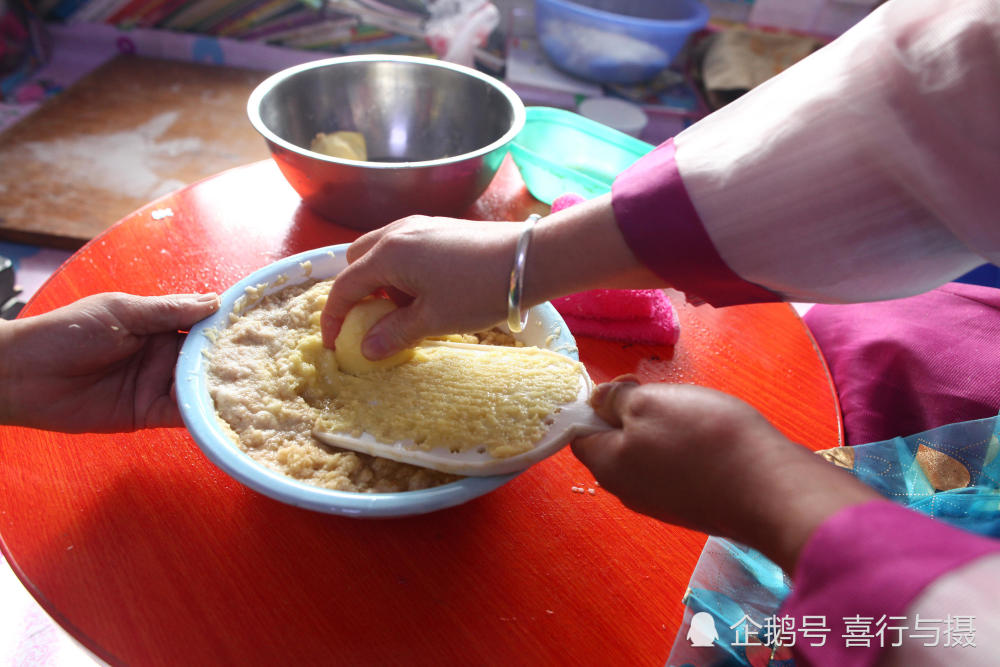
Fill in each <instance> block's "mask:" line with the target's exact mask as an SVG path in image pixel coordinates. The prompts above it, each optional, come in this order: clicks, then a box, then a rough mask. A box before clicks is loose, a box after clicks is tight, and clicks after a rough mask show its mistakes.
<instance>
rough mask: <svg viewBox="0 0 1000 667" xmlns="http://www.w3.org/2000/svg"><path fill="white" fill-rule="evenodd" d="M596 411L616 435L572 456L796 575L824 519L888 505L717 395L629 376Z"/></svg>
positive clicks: (661, 514) (634, 494) (624, 494)
mask: <svg viewBox="0 0 1000 667" xmlns="http://www.w3.org/2000/svg"><path fill="white" fill-rule="evenodd" d="M592 403H593V405H594V408H595V410H596V411H597V413H598V414H599V415H600V416H601V417H602V418H603V419H604V420H605V421H607V422H608V423H610V424H612V425H613V426H616V427H617V430H612V431H608V432H605V433H600V434H597V435H591V436H588V437H585V438H580V439H578V440H577V441H575V442H574V443H573V444H572V449H573V453H574V454H576V456H577V457H578V458H579V459H580V460H581V461H582V462H583V463H584V465H586V466H587V467H588V468H589V469H590V471H591V472H592V473H593V474H594V477H595V479H596V480H597V481H598V482H599V483H600V484H601V486H602V487H603V488H604V489H606V490H607V491H609V492H611V493H613V494H615V495H616V496H618V497H619V498H620V499H621V501H622V502H623V503H624V504H625V505H626V506H627V507H629V508H631V509H633V510H635V511H637V512H641V513H643V514H648V515H649V516H652V517H655V518H657V519H660V520H662V521H666V522H668V523H672V524H677V525H681V526H685V527H688V528H692V529H695V530H700V531H703V532H706V533H711V534H714V535H719V536H722V537H729V538H732V539H735V540H738V541H740V542H743V543H744V544H748V545H749V546H752V547H754V548H756V549H758V550H759V551H761V552H763V553H764V554H766V555H767V556H769V557H770V558H772V559H773V560H774V561H775V562H777V563H778V564H779V565H781V566H782V567H784V568H785V569H786V570H788V571H791V569H792V568H793V567H794V564H795V562H796V560H797V558H798V553H799V551H800V550H801V548H802V546H803V545H804V544H805V542H806V540H807V539H808V537H809V535H810V534H811V533H812V531H813V529H815V528H816V527H817V526H818V525H819V524H820V523H822V521H823V520H824V519H826V518H827V517H829V516H830V515H832V514H833V513H835V512H836V511H837V510H839V509H840V508H842V507H845V506H847V505H850V504H856V503H861V502H865V501H867V500H872V499H876V498H879V497H880V496H879V495H878V494H877V493H876V492H875V491H873V490H871V489H870V488H869V487H867V486H865V485H864V484H862V483H861V482H859V481H857V480H856V479H855V478H854V477H853V476H851V475H850V474H849V473H846V472H845V471H843V470H839V469H837V468H835V467H834V466H832V465H830V464H829V463H827V462H826V461H824V460H823V459H821V458H820V457H818V456H816V455H815V454H813V453H812V452H810V451H809V450H807V449H806V448H804V447H802V446H801V445H798V444H796V443H794V442H791V441H790V440H788V439H787V438H785V437H784V436H783V435H782V434H781V433H780V432H778V431H777V429H775V428H774V427H773V426H771V425H770V424H769V423H768V422H767V420H765V419H764V417H763V416H761V415H760V413H758V412H757V411H756V410H754V409H753V408H752V407H750V406H749V405H747V404H746V403H744V402H743V401H741V400H739V399H736V398H734V397H732V396H728V395H727V394H723V393H721V392H718V391H715V390H712V389H707V388H704V387H696V386H691V385H675V384H647V385H639V384H638V383H637V382H636V381H635V379H634V378H633V377H631V376H628V377H624V378H620V379H619V380H617V381H615V382H611V383H608V384H604V385H600V386H599V387H598V388H597V390H596V391H595V393H594V398H593V400H592Z"/></svg>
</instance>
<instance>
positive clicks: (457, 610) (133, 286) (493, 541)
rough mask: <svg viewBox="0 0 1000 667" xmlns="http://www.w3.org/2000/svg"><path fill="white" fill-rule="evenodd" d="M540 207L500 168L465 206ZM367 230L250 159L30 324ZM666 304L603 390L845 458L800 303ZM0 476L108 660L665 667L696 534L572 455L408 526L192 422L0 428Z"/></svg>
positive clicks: (604, 365)
mask: <svg viewBox="0 0 1000 667" xmlns="http://www.w3.org/2000/svg"><path fill="white" fill-rule="evenodd" d="M346 205H349V203H348V204H346ZM545 210H546V207H545V206H544V205H542V204H540V203H539V202H537V201H535V200H534V199H532V198H531V196H530V195H529V194H528V193H527V190H526V189H525V188H524V184H523V182H522V181H521V179H520V175H519V174H518V172H517V170H516V168H515V167H514V166H513V164H512V163H511V162H509V161H507V162H505V163H504V165H503V167H502V168H501V171H500V172H499V173H498V175H497V177H496V179H494V181H493V183H492V184H491V185H490V188H489V189H488V190H487V192H486V193H485V194H484V195H483V196H482V197H481V198H480V199H479V201H477V202H476V204H475V205H474V206H473V207H472V209H471V210H470V211H469V212H468V215H469V216H470V217H480V218H485V217H495V218H504V219H516V220H520V219H523V218H524V217H525V215H527V213H529V212H532V211H545ZM356 236H357V232H354V231H352V230H349V229H346V228H342V227H337V226H334V225H332V224H330V223H328V222H326V221H323V220H322V219H319V218H318V217H317V216H315V215H313V214H312V213H311V212H310V211H309V210H307V209H305V208H303V207H302V206H301V205H300V201H299V199H298V197H297V196H296V195H295V193H294V192H293V191H292V190H291V188H290V187H289V186H288V185H287V184H286V182H285V181H284V179H283V178H282V176H281V175H280V173H279V172H278V170H277V168H276V167H275V165H274V164H273V163H272V162H271V161H269V160H268V161H264V162H259V163H255V164H251V165H248V166H246V167H241V168H238V169H234V170H231V171H227V172H224V173H222V174H219V175H217V176H215V177H212V178H209V179H207V180H205V181H202V182H200V183H197V184H195V185H192V186H190V187H188V188H185V189H183V190H181V191H178V192H176V193H174V194H172V195H169V196H167V197H165V198H163V199H160V200H158V201H156V202H153V203H151V204H149V205H148V206H145V207H143V208H141V209H139V210H138V211H136V212H135V213H133V214H131V215H129V216H128V217H126V218H125V219H123V220H122V221H120V222H119V223H118V224H116V225H115V226H113V227H112V228H110V229H109V230H108V231H107V232H106V233H104V234H103V235H101V236H100V237H98V238H96V239H94V240H93V241H92V242H91V243H90V244H88V245H87V246H86V247H84V248H83V249H81V250H80V251H79V252H77V253H76V254H75V255H74V256H73V257H72V258H70V260H69V261H68V262H67V263H66V264H65V265H64V266H62V267H61V268H60V269H59V270H58V271H57V272H56V273H55V274H54V275H53V276H52V278H51V279H50V280H49V282H48V283H46V285H45V286H43V288H42V289H41V290H40V291H39V292H38V294H37V295H36V296H35V298H34V299H33V300H32V301H31V303H29V304H28V306H27V307H26V308H25V309H24V312H23V314H22V316H31V315H36V314H39V313H42V312H45V311H47V310H50V309H53V308H56V307H58V306H61V305H64V304H67V303H70V302H72V301H74V300H76V299H78V298H80V297H82V296H85V295H87V294H92V293H95V292H102V291H111V290H115V291H127V292H133V293H136V294H159V293H170V292H192V291H210V290H215V291H220V292H221V291H222V290H224V289H225V288H227V287H228V286H229V285H231V284H233V283H234V282H236V281H237V280H238V279H240V278H242V277H243V276H244V275H246V274H247V273H249V272H251V271H253V270H255V269H257V268H259V267H260V266H263V265H264V264H267V263H270V262H272V261H274V260H275V259H278V258H280V257H283V256H286V255H289V254H293V253H296V252H299V251H302V250H306V249H310V248H313V247H317V246H322V245H330V244H335V243H345V242H349V241H351V240H352V239H353V238H355V237H356ZM671 296H672V298H673V300H674V304H675V306H677V309H678V313H679V316H680V320H681V327H682V334H681V339H680V342H679V343H678V344H677V345H676V346H673V347H650V346H643V345H628V344H621V343H613V342H607V341H600V340H595V339H588V338H579V339H578V341H577V342H578V344H579V349H580V357H581V360H582V361H583V362H584V363H585V364H586V366H587V368H588V369H589V371H590V373H591V375H592V376H593V378H594V380H595V381H598V382H601V381H605V380H608V379H610V378H612V377H614V376H616V375H619V374H621V373H625V372H633V373H636V374H638V375H639V376H640V378H642V379H643V380H645V381H671V382H690V383H697V384H703V385H707V386H712V387H715V388H718V389H721V390H724V391H727V392H729V393H731V394H735V395H737V396H739V397H741V398H743V399H745V400H747V401H749V402H750V403H751V404H753V405H754V406H755V407H757V408H758V409H759V410H761V411H762V412H763V413H764V414H765V415H766V416H767V417H768V418H769V419H771V420H772V422H773V423H774V424H775V425H776V426H777V427H778V428H779V429H781V430H782V431H783V432H784V433H785V434H786V435H788V436H789V437H791V438H792V439H794V440H796V441H798V442H801V443H803V444H804V445H806V446H808V447H810V448H812V449H822V448H826V447H834V446H837V445H839V444H841V430H840V421H839V410H838V406H837V401H836V396H835V394H834V392H833V389H832V383H831V380H830V377H829V375H828V373H827V370H826V367H825V365H824V363H823V360H822V357H821V356H820V355H819V353H818V351H817V350H816V348H815V345H814V342H813V340H812V338H811V336H810V335H809V333H808V331H807V330H806V328H805V326H804V325H803V324H802V322H801V320H800V319H799V318H798V316H797V315H796V314H795V312H794V310H793V309H792V308H791V307H790V306H788V305H784V304H768V305H755V306H740V307H733V308H726V309H718V310H716V309H713V308H711V307H709V306H700V307H692V306H689V305H687V304H685V303H684V302H683V299H682V298H680V295H678V294H676V293H671ZM0 478H2V483H0V539H2V541H0V545H2V548H3V553H4V555H5V556H6V557H7V559H8V560H9V562H10V564H11V566H12V567H13V569H14V571H15V572H16V573H17V575H18V577H19V578H20V579H21V581H22V582H23V583H24V585H25V586H26V587H27V588H28V590H29V591H31V593H32V594H33V595H34V596H35V597H36V598H37V599H38V601H39V602H40V603H41V605H42V606H43V607H44V608H45V609H46V611H48V613H49V614H51V615H52V616H53V617H54V618H55V620H56V621H57V622H59V623H60V624H61V625H62V626H63V627H64V628H66V629H67V630H68V631H69V632H70V633H71V634H72V635H73V636H75V637H76V638H77V639H78V640H79V641H81V642H82V643H83V644H84V645H85V646H87V647H88V648H89V649H90V650H92V651H93V652H94V653H96V654H97V655H98V656H99V657H100V658H102V659H103V660H105V661H107V662H109V663H112V664H129V665H170V666H176V665H312V664H317V665H334V664H336V665H389V664H397V663H398V664H406V665H435V666H438V665H498V664H503V665H532V666H536V665H556V664H565V665H577V666H579V665H630V666H632V665H662V664H663V663H664V661H665V660H666V658H667V655H668V653H669V651H670V646H671V644H672V642H673V639H674V635H675V633H676V631H677V629H678V626H679V624H680V622H681V618H682V612H683V605H682V604H681V599H682V597H683V595H684V591H685V589H686V586H687V582H688V577H689V575H690V573H691V570H692V569H693V567H694V564H695V562H696V559H697V557H698V554H699V552H700V550H701V547H702V544H703V543H704V540H705V536H704V535H702V534H699V533H694V532H691V531H687V530H683V529H679V528H675V527H672V526H668V525H664V524H662V523H659V522H657V521H654V520H652V519H649V518H647V517H644V516H641V515H637V514H634V513H632V512H630V511H629V510H627V509H625V508H624V507H623V506H622V505H621V504H620V503H619V502H618V501H617V500H616V499H615V498H614V497H613V496H611V495H610V494H608V493H606V492H604V491H603V490H602V489H600V488H599V487H597V486H596V484H595V482H594V480H593V478H592V477H591V476H590V475H589V473H588V472H587V470H586V469H585V468H584V467H583V466H582V465H580V464H579V463H578V462H577V461H576V459H575V458H574V457H573V456H572V454H571V452H570V451H569V450H568V448H567V449H564V450H563V451H561V452H560V453H559V454H557V455H555V456H553V457H552V458H550V459H547V460H545V461H543V462H542V463H540V464H538V465H536V466H534V467H533V468H531V469H529V470H528V471H526V472H524V473H523V474H522V475H520V476H519V477H517V478H516V479H515V480H514V481H512V482H511V483H509V484H507V485H505V486H504V487H502V488H500V489H499V490H497V491H495V492H493V493H491V494H489V495H487V496H485V497H482V498H479V499H477V500H475V501H472V502H470V503H467V504H465V505H463V506H460V507H456V508H452V509H449V510H445V511H441V512H436V513H433V514H429V515H425V516H420V517H415V518H407V519H393V520H356V519H349V518H342V517H335V516H329V515H325V514H320V513H315V512H311V511H308V510H303V509H298V508H295V507H291V506H287V505H284V504H282V503H280V502H277V501H274V500H271V499H270V498H267V497H264V496H261V495H259V494H257V493H255V492H253V491H251V490H249V489H247V488H245V487H243V486H242V485H240V484H239V483H237V482H235V481H233V480H232V479H230V478H229V477H227V476H226V475H225V474H224V473H222V472H221V471H219V470H218V469H217V468H215V467H214V466H213V465H212V464H211V463H210V462H209V461H208V460H207V459H206V458H205V457H204V456H203V455H202V453H201V451H200V450H199V449H198V447H197V446H196V445H195V443H194V441H193V440H192V439H191V438H190V437H189V436H188V434H187V432H186V431H185V430H183V429H162V430H152V431H143V432H137V433H131V434H112V435H91V434H86V435H66V434H59V433H49V432H43V431H35V430H30V429H22V428H15V427H0ZM573 487H585V488H593V489H595V493H594V494H593V495H591V494H590V493H584V494H580V493H575V492H573V490H572V489H573Z"/></svg>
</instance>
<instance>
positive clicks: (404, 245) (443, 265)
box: [322, 216, 523, 359]
mask: <svg viewBox="0 0 1000 667" xmlns="http://www.w3.org/2000/svg"><path fill="white" fill-rule="evenodd" d="M522 229H523V228H522V226H521V225H519V224H513V223H510V222H472V221H468V220H452V219H449V218H428V217H425V216H413V217H410V218H405V219H403V220H399V221H397V222H394V223H392V224H390V225H387V226H386V227H382V228H380V229H377V230H375V231H373V232H369V233H368V234H365V235H364V236H362V237H361V238H359V239H358V240H357V241H355V242H354V243H353V244H351V246H350V248H348V250H347V260H348V261H349V262H350V264H349V265H348V267H347V268H346V269H344V270H343V271H342V272H341V273H340V274H339V275H338V276H337V279H336V280H334V282H333V288H332V289H331V290H330V296H329V298H328V299H327V302H326V307H325V308H324V309H323V319H322V327H323V340H324V342H325V343H326V345H327V347H333V341H334V340H335V339H336V337H337V333H338V332H339V331H340V326H341V324H342V323H343V321H344V316H345V315H346V314H347V311H348V310H350V308H351V306H353V305H354V304H355V303H357V302H358V301H360V300H361V299H363V298H365V297H366V296H368V295H369V294H372V293H373V292H376V291H378V290H380V289H384V290H385V291H386V292H387V293H388V295H389V296H390V297H391V298H392V299H393V300H394V301H395V302H396V304H397V305H398V306H400V308H399V309H398V310H396V311H393V312H392V313H390V314H389V315H387V316H385V317H384V318H383V319H382V320H380V321H379V322H378V323H377V324H375V326H373V327H372V329H371V331H370V333H369V334H368V336H367V337H366V338H365V340H364V343H363V346H362V351H363V352H364V354H365V356H367V357H368V358H370V359H381V358H383V357H386V356H389V355H390V354H392V353H394V352H396V351H398V350H401V349H403V348H405V347H410V346H412V345H414V344H416V343H417V342H419V341H420V339H421V338H424V337H425V336H431V335H441V334H448V333H455V332H459V331H475V330H480V329H485V328H488V327H491V326H493V325H495V324H497V323H498V322H501V321H504V320H506V318H507V290H508V287H509V281H510V270H511V264H512V262H513V259H514V250H515V247H516V245H517V238H518V236H519V235H520V233H521V231H522Z"/></svg>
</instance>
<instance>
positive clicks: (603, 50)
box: [535, 0, 709, 84]
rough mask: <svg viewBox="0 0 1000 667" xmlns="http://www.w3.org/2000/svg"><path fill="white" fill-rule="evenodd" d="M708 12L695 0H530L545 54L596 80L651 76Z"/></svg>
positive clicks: (702, 24)
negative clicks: (532, 0) (533, 4)
mask: <svg viewBox="0 0 1000 667" xmlns="http://www.w3.org/2000/svg"><path fill="white" fill-rule="evenodd" d="M708 18H709V11H708V8H707V7H705V6H704V5H702V4H701V3H700V2H697V0H655V1H654V0H575V1H574V2H570V1H569V0H535V29H536V32H537V34H538V39H539V42H540V44H541V46H542V49H543V50H544V51H545V53H546V54H547V55H548V57H549V58H550V59H551V60H552V62H553V63H554V64H555V65H556V66H557V67H558V68H559V69H562V70H565V71H566V72H569V73H570V74H574V75H576V76H579V77H582V78H585V79H589V80H591V81H597V82H599V83H619V84H633V83H641V82H643V81H648V80H650V79H652V78H654V77H655V76H656V75H657V74H659V73H660V72H661V71H663V70H664V69H666V68H667V67H668V66H669V65H670V63H671V62H673V60H674V59H675V58H676V57H677V54H678V53H680V51H681V49H682V48H684V44H685V43H686V42H687V40H688V37H690V36H691V34H692V33H694V32H696V31H698V30H700V29H701V28H703V27H705V24H706V23H708Z"/></svg>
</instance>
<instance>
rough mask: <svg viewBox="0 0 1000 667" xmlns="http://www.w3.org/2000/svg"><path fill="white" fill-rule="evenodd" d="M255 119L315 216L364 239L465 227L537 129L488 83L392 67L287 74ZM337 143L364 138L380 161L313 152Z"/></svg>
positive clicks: (327, 66)
mask: <svg viewBox="0 0 1000 667" xmlns="http://www.w3.org/2000/svg"><path fill="white" fill-rule="evenodd" d="M247 113H248V115H249V117H250V122H251V123H252V124H253V126H254V128H256V129H257V131H258V132H260V134H261V135H263V137H264V139H265V140H266V141H267V144H268V147H269V148H270V150H271V155H272V156H273V157H274V160H275V161H276V162H277V163H278V166H279V167H280V168H281V171H282V173H283V174H284V175H285V178H286V179H288V182H289V183H290V184H291V185H292V187H293V188H295V191H296V192H298V193H299V195H300V196H301V197H302V199H303V201H304V202H305V203H306V205H308V206H309V207H310V208H311V209H313V210H314V211H316V212H317V213H319V214H320V215H322V216H323V217H325V218H327V219H329V220H331V221H333V222H336V223H338V224H341V225H344V226H347V227H352V228H355V229H363V230H369V229H375V228H377V227H381V226H382V225H384V224H386V223H389V222H392V221H393V220H396V219H398V218H401V217H404V216H406V215H411V214H415V213H422V214H426V215H447V216H456V215H460V214H461V213H462V212H463V211H464V210H465V209H466V207H468V206H469V205H470V204H471V203H472V202H473V201H475V199H476V198H477V197H478V196H479V195H480V194H482V192H483V190H485V189H486V186H487V185H489V182H490V180H491V179H492V178H493V176H494V174H495V173H496V170H497V168H498V167H499V166H500V162H501V161H502V160H503V157H504V155H506V153H507V146H508V144H509V143H510V142H511V141H512V140H513V139H514V137H515V136H517V133H518V132H520V130H521V128H522V127H523V126H524V119H525V111H524V104H523V103H522V102H521V100H520V98H519V97H518V96H517V94H516V93H514V91H512V90H511V89H510V88H508V87H507V86H506V85H504V84H503V83H502V82H500V81H498V80H497V79H494V78H493V77H491V76H489V75H487V74H483V73H481V72H479V71H477V70H474V69H471V68H468V67H463V66H460V65H455V64H452V63H447V62H443V61H438V60H433V59H429V58H417V57H409V56H391V55H367V56H348V57H343V58H329V59H325V60H317V61H313V62H309V63H305V64H303V65H298V66H296V67H291V68H289V69H285V70H282V71H281V72H278V73H276V74H274V75H272V76H270V77H269V78H267V79H266V80H265V81H264V82H262V83H261V84H260V85H259V86H258V87H257V88H256V89H255V90H254V91H253V93H252V94H251V95H250V100H249V102H248V104H247ZM335 131H353V132H360V133H361V134H362V135H364V138H365V142H366V145H367V151H368V160H367V161H364V162H362V161H359V160H350V159H342V158H336V157H330V156H327V155H324V154H321V153H316V152H313V151H311V150H309V148H308V147H309V145H310V143H311V141H312V139H313V137H315V135H316V134H317V133H319V132H324V133H330V132H335Z"/></svg>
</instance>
